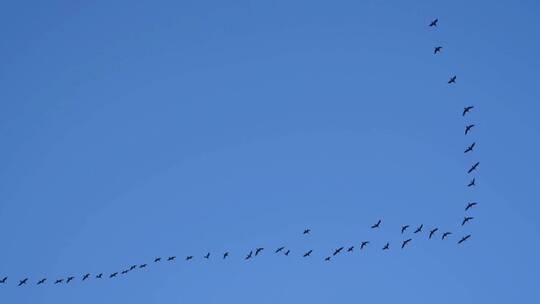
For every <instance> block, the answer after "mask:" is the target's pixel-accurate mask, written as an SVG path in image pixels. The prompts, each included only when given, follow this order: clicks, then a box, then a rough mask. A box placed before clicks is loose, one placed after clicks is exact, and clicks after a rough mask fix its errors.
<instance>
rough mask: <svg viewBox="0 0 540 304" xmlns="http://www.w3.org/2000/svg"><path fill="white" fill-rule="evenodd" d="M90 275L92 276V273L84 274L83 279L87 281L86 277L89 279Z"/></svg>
mask: <svg viewBox="0 0 540 304" xmlns="http://www.w3.org/2000/svg"><path fill="white" fill-rule="evenodd" d="M89 277H90V274H89V273H87V274H85V275H84V276H83V278H82V280H83V281H86V279H88V278H89Z"/></svg>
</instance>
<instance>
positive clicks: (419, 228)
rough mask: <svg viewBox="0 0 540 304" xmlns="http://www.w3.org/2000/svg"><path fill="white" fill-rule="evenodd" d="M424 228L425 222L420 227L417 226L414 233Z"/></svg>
mask: <svg viewBox="0 0 540 304" xmlns="http://www.w3.org/2000/svg"><path fill="white" fill-rule="evenodd" d="M422 228H424V224H422V225H420V226H419V227H418V228H416V230H415V231H414V233H419V232H422Z"/></svg>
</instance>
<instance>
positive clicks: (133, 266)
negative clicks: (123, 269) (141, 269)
mask: <svg viewBox="0 0 540 304" xmlns="http://www.w3.org/2000/svg"><path fill="white" fill-rule="evenodd" d="M135 268H137V265H131V267H129V271H131V270H134V269H135Z"/></svg>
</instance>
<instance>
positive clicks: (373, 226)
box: [371, 220, 381, 229]
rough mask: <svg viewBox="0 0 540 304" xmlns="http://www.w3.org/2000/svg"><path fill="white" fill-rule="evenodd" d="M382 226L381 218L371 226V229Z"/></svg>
mask: <svg viewBox="0 0 540 304" xmlns="http://www.w3.org/2000/svg"><path fill="white" fill-rule="evenodd" d="M380 226H381V220H379V221H378V222H377V224H375V225H372V226H371V229H375V228H379V227H380Z"/></svg>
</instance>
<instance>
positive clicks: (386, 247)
mask: <svg viewBox="0 0 540 304" xmlns="http://www.w3.org/2000/svg"><path fill="white" fill-rule="evenodd" d="M388 249H390V243H386V245H384V247H383V249H382V250H388Z"/></svg>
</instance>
